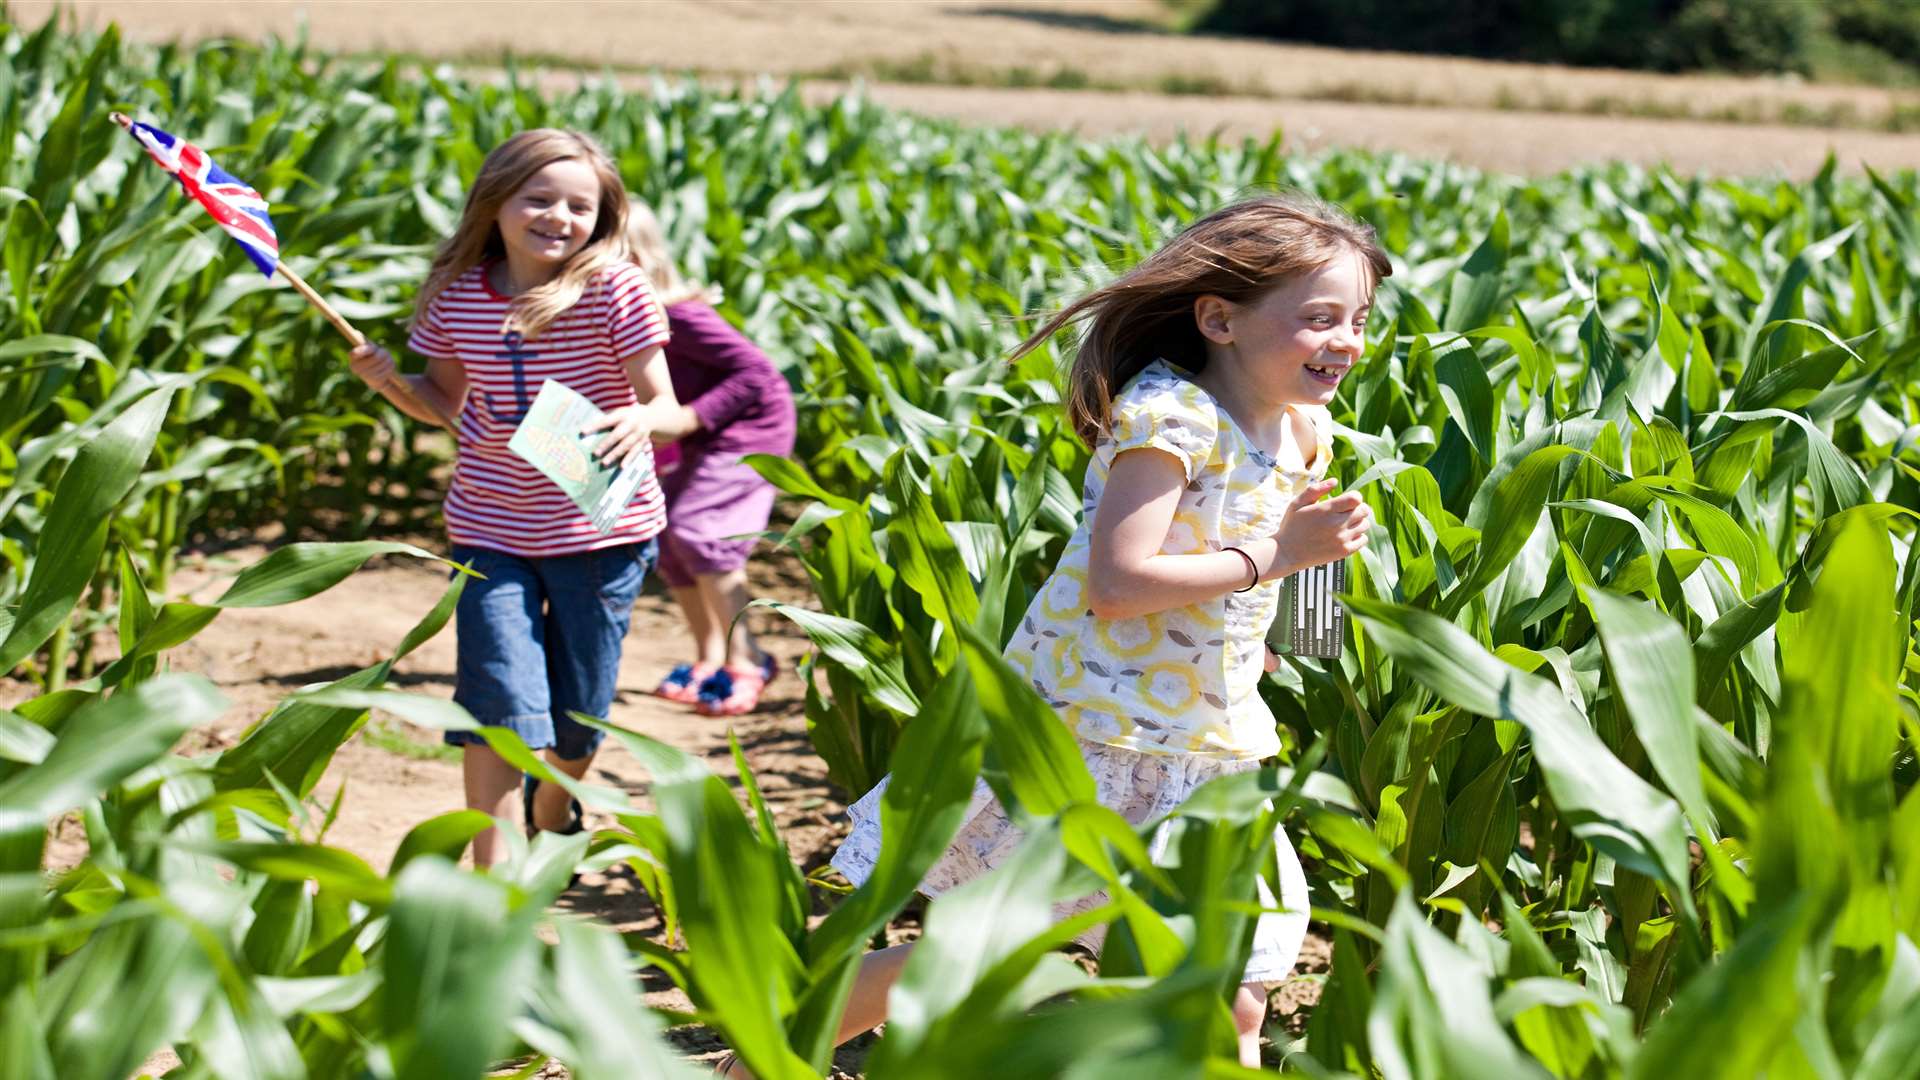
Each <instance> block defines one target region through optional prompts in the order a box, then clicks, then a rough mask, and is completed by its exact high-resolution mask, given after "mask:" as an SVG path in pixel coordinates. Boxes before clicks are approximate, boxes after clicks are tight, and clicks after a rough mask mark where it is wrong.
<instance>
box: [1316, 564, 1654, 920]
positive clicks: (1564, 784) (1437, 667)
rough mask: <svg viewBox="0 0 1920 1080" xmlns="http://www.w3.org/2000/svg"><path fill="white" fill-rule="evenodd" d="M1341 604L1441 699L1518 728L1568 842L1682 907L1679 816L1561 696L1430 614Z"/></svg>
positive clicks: (1358, 602) (1369, 603) (1360, 602)
mask: <svg viewBox="0 0 1920 1080" xmlns="http://www.w3.org/2000/svg"><path fill="white" fill-rule="evenodd" d="M1348 605H1349V609H1350V610H1351V611H1352V612H1353V613H1354V614H1356V615H1357V616H1358V617H1359V618H1360V620H1361V621H1362V622H1363V623H1364V624H1365V626H1366V629H1367V634H1368V636H1369V637H1370V638H1372V639H1373V640H1374V641H1375V642H1377V643H1378V644H1379V646H1380V648H1381V649H1382V650H1383V651H1384V652H1386V654H1387V655H1389V656H1391V657H1392V658H1393V659H1394V661H1395V662H1396V663H1398V664H1401V665H1403V666H1404V667H1405V668H1406V669H1407V671H1408V672H1409V673H1410V674H1412V675H1413V677H1414V678H1416V679H1418V680H1419V681H1420V682H1421V683H1422V684H1423V685H1425V686H1426V687H1427V688H1428V689H1430V690H1432V691H1433V692H1434V693H1435V694H1438V695H1439V696H1440V697H1441V698H1442V699H1443V700H1445V701H1448V702H1451V703H1452V704H1454V705H1457V706H1459V707H1460V708H1462V709H1465V710H1467V711H1468V712H1471V713H1474V714H1477V715H1480V716H1489V717H1493V718H1495V719H1501V720H1517V721H1519V722H1520V723H1521V724H1523V725H1525V727H1526V729H1527V733H1528V734H1529V736H1531V745H1532V747H1533V755H1534V759H1535V761H1536V762H1538V764H1539V765H1540V768H1541V769H1542V771H1543V772H1544V774H1545V777H1546V782H1547V788H1548V790H1549V791H1551V792H1552V794H1553V799H1554V804H1555V806H1556V807H1558V808H1559V810H1560V812H1561V813H1562V814H1563V815H1565V817H1566V818H1567V821H1568V824H1569V825H1570V826H1571V827H1572V829H1573V832H1574V835H1575V836H1578V837H1580V838H1581V839H1583V840H1585V841H1586V842H1588V843H1590V844H1592V845H1594V846H1595V847H1596V848H1599V849H1600V850H1601V851H1603V852H1605V853H1606V854H1607V855H1609V856H1612V857H1613V858H1614V859H1616V860H1618V861H1619V862H1621V863H1622V864H1623V865H1626V866H1629V867H1632V868H1633V869H1636V870H1638V871H1640V872H1641V873H1644V874H1647V875H1648V876H1650V877H1655V878H1658V879H1659V880H1661V881H1662V882H1664V883H1665V884H1666V885H1667V887H1668V889H1669V891H1670V892H1669V895H1670V896H1672V897H1673V898H1674V899H1675V900H1676V901H1677V902H1679V903H1682V904H1683V905H1684V904H1687V903H1688V900H1687V897H1688V892H1689V890H1688V870H1687V841H1686V834H1685V832H1684V831H1683V830H1682V828H1681V822H1680V811H1679V808H1678V807H1677V806H1675V805H1674V804H1673V802H1672V800H1670V799H1668V798H1667V797H1666V796H1665V795H1662V794H1661V793H1660V792H1658V791H1656V790H1654V789H1653V788H1652V787H1650V786H1648V785H1647V783H1646V781H1644V780H1642V779H1640V777H1639V776H1637V775H1635V774H1634V772H1633V770H1631V769H1629V768H1627V767H1626V766H1625V765H1623V764H1621V763H1620V759H1618V758H1616V757H1614V755H1613V753H1612V751H1610V750H1608V749H1607V747H1606V744H1605V743H1602V742H1601V741H1600V739H1599V738H1598V737H1597V736H1596V735H1595V734H1594V733H1593V729H1592V728H1590V727H1588V726H1587V723H1586V721H1585V720H1584V719H1583V718H1581V717H1580V716H1579V715H1578V714H1577V713H1575V712H1574V711H1573V710H1572V708H1571V707H1570V706H1568V704H1567V700H1566V698H1565V697H1564V696H1563V695H1562V694H1561V692H1560V689H1559V687H1557V686H1554V685H1553V684H1551V683H1548V682H1546V681H1544V680H1542V679H1539V678H1536V677H1534V676H1532V675H1527V674H1524V673H1523V672H1520V671H1518V670H1516V669H1515V668H1513V667H1511V666H1510V665H1507V664H1504V663H1501V662H1500V661H1499V660H1497V659H1495V658H1494V657H1493V656H1491V655H1489V654H1488V653H1487V651H1486V649H1484V648H1483V647H1482V646H1481V645H1480V643H1479V642H1477V641H1474V640H1473V639H1472V638H1471V637H1468V636H1467V635H1466V633H1465V632H1463V631H1462V630H1461V629H1460V628H1459V627H1457V626H1454V625H1453V624H1452V623H1449V622H1447V621H1446V620H1444V619H1442V618H1440V617H1438V616H1436V615H1433V614H1430V613H1428V612H1424V611H1416V610H1414V609H1412V608H1406V607H1401V606H1399V605H1394V604H1387V603H1382V602H1380V601H1378V600H1371V599H1364V598H1361V597H1351V598H1349V600H1348Z"/></svg>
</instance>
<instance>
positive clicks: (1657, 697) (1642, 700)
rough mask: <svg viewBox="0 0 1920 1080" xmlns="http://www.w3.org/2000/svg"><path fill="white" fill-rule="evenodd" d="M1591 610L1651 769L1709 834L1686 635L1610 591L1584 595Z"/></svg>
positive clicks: (1616, 685) (1637, 603)
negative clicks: (1695, 729) (1695, 738)
mask: <svg viewBox="0 0 1920 1080" xmlns="http://www.w3.org/2000/svg"><path fill="white" fill-rule="evenodd" d="M1585 599H1586V602H1587V606H1588V607H1589V608H1590V609H1592V611H1593V621H1594V625H1595V626H1596V627H1598V628H1599V631H1600V641H1601V643H1602V644H1603V645H1604V646H1605V648H1606V653H1607V664H1608V666H1609V667H1611V668H1612V669H1613V691H1614V693H1615V694H1618V695H1619V696H1620V699H1621V701H1622V703H1623V704H1624V705H1625V706H1626V710H1627V717H1628V719H1629V720H1631V721H1632V722H1633V731H1634V734H1635V735H1637V736H1639V738H1640V745H1641V747H1643V748H1644V749H1645V750H1646V752H1647V759H1648V760H1649V761H1650V762H1652V764H1653V771H1654V773H1655V774H1656V775H1658V776H1659V777H1660V780H1661V782H1662V783H1664V784H1666V786H1667V790H1668V791H1670V792H1672V793H1673V795H1674V798H1676V799H1678V800H1680V805H1681V806H1682V807H1683V808H1684V809H1685V810H1686V812H1687V816H1688V817H1690V818H1692V819H1693V822H1694V827H1695V828H1697V829H1702V830H1709V831H1708V832H1707V834H1706V835H1703V836H1702V837H1701V838H1700V839H1701V842H1702V843H1711V842H1712V841H1713V839H1714V838H1713V836H1712V834H1711V832H1710V830H1711V829H1712V828H1713V827H1714V818H1713V811H1712V809H1711V808H1710V807H1709V806H1708V805H1707V793H1706V789H1705V788H1704V787H1702V785H1701V782H1700V755H1699V749H1698V747H1697V745H1696V743H1695V740H1694V718H1693V691H1694V674H1693V651H1692V649H1691V648H1690V647H1689V644H1688V642H1687V635H1686V632H1685V631H1683V630H1681V629H1680V627H1679V625H1678V624H1677V623H1675V622H1674V621H1673V620H1672V619H1669V618H1667V617H1666V616H1665V615H1662V614H1661V613H1660V612H1659V610H1658V609H1656V608H1655V607H1654V606H1653V605H1652V604H1648V603H1644V602H1642V601H1638V600H1633V599H1629V598H1627V597H1624V596H1620V595H1618V594H1616V593H1610V592H1608V591H1606V590H1605V589H1587V590H1585Z"/></svg>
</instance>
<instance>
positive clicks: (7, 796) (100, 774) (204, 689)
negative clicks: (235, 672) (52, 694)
mask: <svg viewBox="0 0 1920 1080" xmlns="http://www.w3.org/2000/svg"><path fill="white" fill-rule="evenodd" d="M225 707H226V700H225V699H224V698H222V697H221V696H220V693H219V691H217V690H215V689H214V688H213V684H212V683H210V682H208V681H207V680H206V679H203V678H201V677H200V676H198V675H162V676H158V677H156V678H153V679H151V680H149V681H147V682H144V683H142V684H140V685H139V686H135V687H132V688H130V689H127V690H124V691H121V692H120V693H118V694H115V695H114V696H113V697H111V698H105V699H96V700H94V701H91V702H89V703H87V704H86V705H83V706H81V707H80V708H79V709H78V710H76V711H75V712H74V714H73V715H72V716H71V717H69V718H68V719H67V721H66V723H65V724H63V725H62V726H61V728H60V738H59V740H58V741H57V742H55V743H54V745H53V748H52V749H51V750H50V751H48V753H47V755H46V757H44V758H43V759H41V761H40V762H39V763H38V764H37V765H33V766H30V767H28V768H26V769H23V770H21V771H19V772H16V773H14V774H13V775H12V776H11V777H8V778H7V779H6V780H5V781H0V836H4V835H8V834H12V833H15V832H17V831H19V830H21V829H26V828H31V829H43V828H45V826H46V822H47V821H49V820H51V819H53V818H56V817H59V816H60V815H61V814H64V813H66V812H67V811H69V810H72V809H74V808H75V807H77V806H79V805H80V804H81V803H83V802H85V801H86V800H88V799H92V798H94V797H96V796H98V795H99V794H101V793H102V792H104V791H106V790H107V789H108V788H110V787H112V786H113V785H115V784H118V783H120V782H121V781H122V780H125V779H126V778H127V777H129V776H131V775H133V774H134V773H135V772H137V771H139V770H140V769H143V768H146V767H147V766H149V765H151V764H153V763H154V762H155V761H157V760H159V759H160V758H161V757H163V756H164V755H165V754H166V753H167V751H169V750H171V749H172V748H173V744H174V742H175V741H177V740H178V739H179V738H180V736H181V735H183V734H185V733H186V732H187V730H188V729H190V728H193V727H197V726H199V725H201V724H205V723H209V722H211V721H212V720H213V719H214V718H215V717H217V716H219V715H220V711H221V710H222V709H224V708H225Z"/></svg>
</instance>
